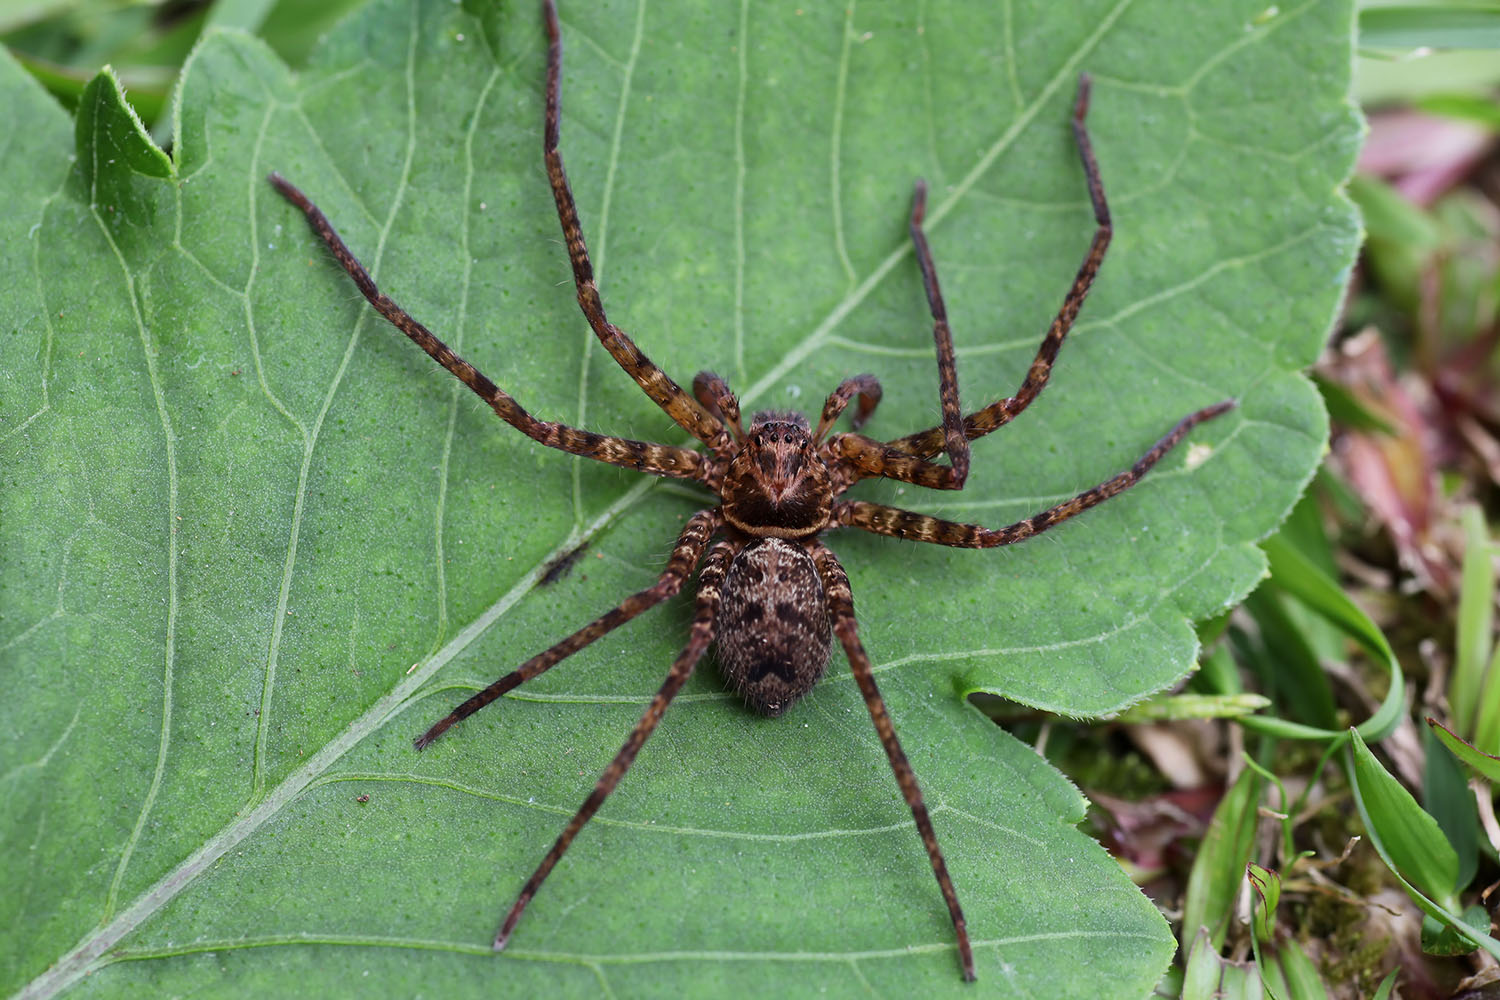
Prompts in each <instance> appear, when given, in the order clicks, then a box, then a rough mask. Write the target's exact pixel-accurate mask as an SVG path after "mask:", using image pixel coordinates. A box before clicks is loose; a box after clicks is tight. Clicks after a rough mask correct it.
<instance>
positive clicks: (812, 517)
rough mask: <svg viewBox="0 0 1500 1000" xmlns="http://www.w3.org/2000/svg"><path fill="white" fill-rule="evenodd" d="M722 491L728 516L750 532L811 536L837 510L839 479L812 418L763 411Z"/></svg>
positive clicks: (732, 462) (753, 421) (752, 424)
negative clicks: (818, 444) (816, 438)
mask: <svg viewBox="0 0 1500 1000" xmlns="http://www.w3.org/2000/svg"><path fill="white" fill-rule="evenodd" d="M719 495H720V496H721V497H722V498H723V500H724V519H725V520H726V521H728V522H729V523H730V524H732V525H734V526H735V527H736V528H738V529H739V530H741V531H743V532H745V533H746V534H747V535H755V536H757V537H760V538H806V537H807V536H809V535H814V534H817V533H818V532H819V531H821V530H822V529H823V528H824V527H825V526H826V525H827V524H828V517H829V515H830V514H831V513H832V511H833V495H834V494H833V483H832V481H831V479H830V477H829V475H828V466H827V464H826V463H825V462H824V461H823V459H822V457H821V456H819V455H818V452H817V449H816V448H815V447H814V445H813V436H812V430H811V427H810V426H809V425H808V422H807V418H806V417H804V416H803V415H802V414H800V413H791V412H785V411H779V410H767V411H765V412H763V413H757V414H756V415H755V416H754V417H753V418H752V419H751V421H750V430H749V431H748V432H747V433H746V435H745V443H744V445H743V446H742V447H741V448H740V449H739V450H738V451H737V452H736V453H735V455H734V458H733V459H731V460H730V462H729V469H728V471H727V472H726V474H725V476H724V485H723V488H722V489H721V490H720V494H719Z"/></svg>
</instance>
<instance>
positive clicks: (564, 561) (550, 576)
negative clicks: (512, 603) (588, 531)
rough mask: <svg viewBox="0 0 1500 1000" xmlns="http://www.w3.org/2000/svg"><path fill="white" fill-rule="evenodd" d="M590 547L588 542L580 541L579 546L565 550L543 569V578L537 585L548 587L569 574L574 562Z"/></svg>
mask: <svg viewBox="0 0 1500 1000" xmlns="http://www.w3.org/2000/svg"><path fill="white" fill-rule="evenodd" d="M588 547H589V543H588V542H586V541H585V542H580V543H579V544H578V545H577V547H575V548H573V549H570V550H568V551H567V552H564V553H563V554H562V555H560V556H558V557H557V558H556V559H554V560H552V561H551V562H550V563H548V564H547V568H546V569H545V570H543V571H542V578H541V579H540V580H538V581H537V585H538V586H540V587H546V586H548V585H549V584H553V583H556V582H557V581H558V580H561V579H562V578H563V577H565V576H567V575H568V572H569V571H570V570H571V569H572V568H573V564H574V563H576V562H578V560H579V559H581V558H583V553H584V551H585V550H586V549H587V548H588Z"/></svg>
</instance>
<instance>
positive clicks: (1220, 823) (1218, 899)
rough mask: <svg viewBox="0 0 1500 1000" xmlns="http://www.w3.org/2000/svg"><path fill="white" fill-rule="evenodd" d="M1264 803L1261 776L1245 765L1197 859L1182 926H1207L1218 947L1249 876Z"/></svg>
mask: <svg viewBox="0 0 1500 1000" xmlns="http://www.w3.org/2000/svg"><path fill="white" fill-rule="evenodd" d="M1259 805H1260V775H1258V774H1257V773H1256V772H1255V771H1254V770H1252V769H1250V768H1246V769H1245V770H1243V771H1241V772H1240V776H1239V777H1238V778H1236V779H1235V782H1234V784H1233V785H1231V786H1229V790H1228V791H1227V792H1225V793H1224V797H1223V798H1222V799H1220V800H1219V804H1218V806H1216V807H1215V808H1214V817H1213V819H1212V821H1210V823H1209V826H1208V833H1207V834H1206V835H1205V836H1204V838H1203V843H1202V844H1201V845H1200V846H1199V848H1198V854H1197V856H1196V857H1195V858H1193V870H1192V871H1191V872H1190V873H1189V875H1188V885H1187V898H1186V901H1185V902H1184V903H1183V907H1182V929H1183V932H1184V933H1185V934H1194V935H1196V934H1197V933H1198V930H1199V928H1207V929H1208V932H1209V935H1210V937H1211V939H1212V942H1213V946H1214V947H1215V948H1218V947H1220V946H1222V945H1223V943H1224V935H1225V934H1226V933H1227V932H1228V930H1229V920H1230V917H1231V916H1232V915H1233V913H1234V899H1235V896H1236V895H1237V894H1238V893H1239V889H1240V884H1241V882H1243V880H1244V878H1245V864H1246V863H1247V862H1248V861H1249V860H1250V850H1251V848H1252V847H1254V846H1255V825H1256V822H1257V820H1258V819H1259V818H1260V816H1259V812H1258V808H1257V807H1258V806H1259Z"/></svg>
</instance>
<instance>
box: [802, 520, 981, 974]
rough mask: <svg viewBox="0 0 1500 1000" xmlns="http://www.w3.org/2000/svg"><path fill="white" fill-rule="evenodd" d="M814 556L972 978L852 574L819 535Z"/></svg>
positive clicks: (943, 865) (964, 929)
mask: <svg viewBox="0 0 1500 1000" xmlns="http://www.w3.org/2000/svg"><path fill="white" fill-rule="evenodd" d="M805 544H806V546H807V550H808V552H809V553H811V554H812V558H813V564H814V565H815V566H816V567H817V568H818V575H819V576H821V577H822V579H823V591H824V594H825V599H826V600H827V603H828V615H829V617H830V618H832V619H833V634H834V635H836V636H838V639H839V642H840V643H841V644H842V645H843V647H844V655H845V657H846V658H847V659H848V660H849V670H850V672H851V673H853V674H854V682H855V683H856V684H858V685H859V693H860V694H861V695H863V696H864V699H865V708H867V709H869V712H870V721H871V722H873V723H875V731H876V732H877V733H879V734H880V743H881V745H882V746H884V747H885V755H886V756H887V757H888V758H890V762H891V770H892V771H894V772H895V774H896V784H897V785H900V786H901V795H902V797H903V798H905V799H906V804H907V806H908V807H909V808H910V809H911V815H912V819H914V820H916V823H917V833H918V835H920V836H921V838H922V846H924V847H926V848H927V858H928V860H929V861H931V862H932V873H933V874H934V875H936V876H937V881H938V888H939V889H941V890H942V893H943V902H945V903H947V904H948V916H949V917H951V918H952V920H953V931H954V933H955V934H956V935H957V937H958V959H959V964H960V965H962V966H963V973H964V979H966V980H968V981H969V982H973V981H974V949H973V948H972V947H971V946H970V945H969V928H968V924H967V923H966V922H965V921H964V911H963V908H962V907H960V906H959V905H958V893H957V892H956V891H955V890H954V888H953V879H952V878H950V877H949V875H948V864H947V862H945V861H944V860H943V851H942V849H941V848H940V847H938V842H937V833H936V832H935V831H934V830H933V828H932V817H931V816H929V815H928V814H927V805H926V803H924V802H923V801H922V789H921V788H919V787H918V786H917V775H916V772H914V771H913V770H912V768H911V763H910V762H909V761H908V760H907V759H906V753H905V751H903V750H902V749H901V741H900V740H898V739H897V738H896V727H895V724H894V723H892V722H891V716H890V713H889V712H887V711H886V710H885V699H883V698H881V697H880V689H879V688H878V687H876V686H875V674H874V671H873V670H872V669H871V667H870V657H869V656H868V655H867V654H866V653H865V647H864V644H863V643H861V642H860V641H859V625H858V623H857V622H856V621H855V618H854V595H853V592H852V591H851V590H850V589H849V577H848V575H847V574H846V573H845V572H844V567H843V566H841V565H839V561H838V558H837V557H836V556H834V554H833V552H832V550H830V549H829V548H828V546H826V545H824V544H823V543H822V542H820V541H818V540H817V539H816V538H812V539H809V540H808V541H807V542H806V543H805Z"/></svg>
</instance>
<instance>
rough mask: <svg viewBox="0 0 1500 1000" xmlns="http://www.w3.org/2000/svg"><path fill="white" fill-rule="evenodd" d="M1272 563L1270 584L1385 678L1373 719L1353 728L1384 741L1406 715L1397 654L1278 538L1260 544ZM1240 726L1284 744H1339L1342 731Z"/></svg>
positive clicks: (1257, 719) (1267, 723)
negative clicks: (1332, 629)
mask: <svg viewBox="0 0 1500 1000" xmlns="http://www.w3.org/2000/svg"><path fill="white" fill-rule="evenodd" d="M1262 548H1264V549H1265V551H1266V555H1267V557H1268V558H1269V559H1270V563H1271V579H1272V580H1273V581H1274V582H1275V584H1276V586H1278V587H1280V588H1281V589H1282V590H1284V591H1285V592H1286V593H1288V594H1290V595H1292V596H1293V597H1295V598H1297V599H1298V600H1299V601H1301V602H1302V603H1303V604H1304V605H1306V606H1307V607H1308V608H1309V609H1310V610H1312V611H1315V612H1317V613H1318V614H1319V615H1321V616H1322V617H1324V618H1325V619H1327V620H1328V621H1329V622H1332V623H1333V624H1334V625H1337V626H1338V627H1339V628H1340V629H1341V630H1342V631H1343V632H1344V634H1345V635H1347V636H1348V637H1349V638H1350V639H1352V640H1354V641H1355V642H1356V643H1358V644H1359V645H1360V646H1362V647H1363V648H1364V650H1365V652H1366V653H1367V654H1368V655H1369V656H1370V658H1371V659H1372V660H1374V661H1375V662H1376V663H1377V664H1379V665H1381V666H1383V667H1385V669H1386V671H1387V672H1388V673H1389V675H1390V678H1391V682H1390V689H1389V690H1388V691H1387V692H1386V696H1385V700H1383V701H1382V702H1381V703H1380V708H1378V709H1377V710H1376V712H1375V714H1374V715H1372V716H1370V717H1369V718H1368V719H1366V720H1365V721H1364V722H1362V723H1360V724H1359V726H1358V727H1357V728H1358V730H1359V733H1360V735H1361V736H1363V737H1364V738H1365V739H1368V740H1382V739H1384V738H1385V737H1386V736H1388V735H1390V732H1391V730H1392V729H1394V728H1395V727H1396V724H1397V723H1398V722H1400V721H1401V713H1402V712H1403V711H1405V703H1404V701H1403V699H1404V697H1405V689H1406V684H1405V679H1404V676H1403V674H1402V672H1401V664H1400V663H1398V662H1397V661H1396V654H1395V653H1394V652H1392V651H1391V646H1390V643H1388V642H1386V639H1385V634H1384V633H1383V632H1381V631H1380V626H1378V625H1376V624H1375V623H1374V622H1373V621H1371V620H1370V617H1369V616H1368V615H1366V614H1365V613H1364V611H1362V610H1361V609H1360V607H1359V606H1358V605H1357V604H1355V603H1354V602H1353V601H1351V600H1349V598H1348V596H1347V595H1346V594H1345V593H1344V592H1343V591H1342V590H1341V589H1339V586H1338V584H1337V583H1336V582H1335V581H1334V580H1333V579H1331V578H1330V577H1329V576H1328V575H1327V574H1326V573H1324V572H1323V571H1322V570H1320V569H1319V568H1318V567H1317V566H1315V565H1314V564H1313V563H1312V562H1311V561H1310V560H1309V559H1308V558H1307V557H1306V556H1304V555H1302V553H1300V552H1298V551H1297V550H1296V549H1295V548H1293V547H1292V546H1291V545H1289V544H1287V542H1286V541H1285V539H1283V538H1282V537H1281V536H1280V535H1274V536H1272V537H1271V538H1268V539H1266V540H1265V542H1264V543H1262ZM1241 721H1242V724H1243V725H1246V726H1249V727H1250V728H1253V729H1255V730H1257V731H1258V732H1264V733H1267V734H1270V735H1275V736H1283V737H1286V738H1288V739H1342V738H1344V736H1345V734H1344V733H1343V732H1340V731H1335V730H1331V729H1326V728H1323V727H1319V726H1307V725H1304V724H1302V723H1296V722H1288V721H1285V720H1281V719H1274V718H1267V717H1261V716H1248V717H1246V718H1245V719H1243V720H1241Z"/></svg>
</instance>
